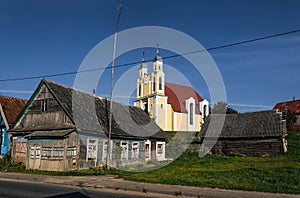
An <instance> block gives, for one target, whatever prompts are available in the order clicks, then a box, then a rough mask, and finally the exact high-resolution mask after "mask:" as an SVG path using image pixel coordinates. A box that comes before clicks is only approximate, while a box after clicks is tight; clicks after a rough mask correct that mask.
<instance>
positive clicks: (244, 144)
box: [200, 110, 287, 155]
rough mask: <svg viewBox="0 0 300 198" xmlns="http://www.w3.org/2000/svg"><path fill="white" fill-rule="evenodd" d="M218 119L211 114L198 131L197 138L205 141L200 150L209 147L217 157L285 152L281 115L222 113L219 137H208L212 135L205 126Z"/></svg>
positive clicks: (267, 113) (285, 134)
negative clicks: (198, 136) (222, 121)
mask: <svg viewBox="0 0 300 198" xmlns="http://www.w3.org/2000/svg"><path fill="white" fill-rule="evenodd" d="M218 116H220V115H218V114H211V115H210V116H209V117H208V118H207V120H206V121H205V123H204V125H203V127H202V129H201V132H200V136H201V137H202V139H203V138H205V142H203V146H204V150H207V149H205V148H211V150H210V152H211V153H212V154H217V155H247V154H252V155H269V154H276V153H283V152H286V151H287V140H286V136H287V131H286V121H285V120H283V119H282V113H281V112H277V111H272V110H271V111H260V112H251V113H241V114H226V118H225V122H224V125H223V128H222V130H221V133H220V135H219V136H218V137H210V136H209V135H208V134H216V132H215V131H213V130H214V128H213V127H212V128H210V127H209V123H210V122H211V119H212V118H213V117H215V118H216V119H217V118H218ZM209 130H211V131H209ZM215 141H216V142H215ZM213 143H215V144H213Z"/></svg>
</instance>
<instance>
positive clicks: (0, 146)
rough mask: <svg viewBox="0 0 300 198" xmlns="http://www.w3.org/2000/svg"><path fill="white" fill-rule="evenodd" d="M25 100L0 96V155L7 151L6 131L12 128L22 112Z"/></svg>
mask: <svg viewBox="0 0 300 198" xmlns="http://www.w3.org/2000/svg"><path fill="white" fill-rule="evenodd" d="M26 103H27V100H23V99H20V98H13V97H8V96H0V155H5V154H7V152H8V151H9V146H10V144H9V142H10V141H9V136H8V133H7V131H8V130H9V129H10V128H11V127H12V126H13V124H14V123H15V121H16V119H17V118H18V116H19V114H20V113H21V112H22V110H23V108H24V106H25V104H26Z"/></svg>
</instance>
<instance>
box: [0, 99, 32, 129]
mask: <svg viewBox="0 0 300 198" xmlns="http://www.w3.org/2000/svg"><path fill="white" fill-rule="evenodd" d="M26 103H27V100H24V99H20V98H12V97H8V96H0V105H1V107H2V109H3V111H4V114H5V117H6V120H7V122H8V124H14V122H15V121H16V119H17V118H18V116H19V115H20V113H21V112H22V110H23V108H24V107H25V105H26Z"/></svg>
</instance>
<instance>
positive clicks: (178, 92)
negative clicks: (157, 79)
mask: <svg viewBox="0 0 300 198" xmlns="http://www.w3.org/2000/svg"><path fill="white" fill-rule="evenodd" d="M165 95H166V96H168V104H171V105H172V108H173V110H174V111H175V112H182V113H187V109H186V108H185V100H187V99H189V98H190V97H193V98H194V99H195V104H198V103H199V102H201V101H203V98H202V97H201V96H200V95H199V94H198V93H197V92H196V91H195V90H194V89H193V88H192V87H189V86H184V85H177V84H172V83H165ZM195 106H196V113H197V114H201V112H200V110H199V106H198V105H195Z"/></svg>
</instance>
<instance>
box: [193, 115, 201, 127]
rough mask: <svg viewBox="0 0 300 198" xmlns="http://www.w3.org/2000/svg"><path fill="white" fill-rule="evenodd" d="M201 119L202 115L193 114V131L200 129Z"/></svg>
mask: <svg viewBox="0 0 300 198" xmlns="http://www.w3.org/2000/svg"><path fill="white" fill-rule="evenodd" d="M201 120H202V116H201V115H197V114H196V115H195V124H196V126H195V131H200V129H201Z"/></svg>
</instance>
